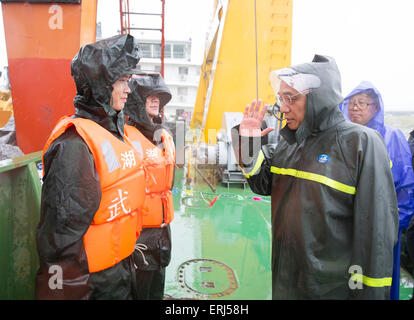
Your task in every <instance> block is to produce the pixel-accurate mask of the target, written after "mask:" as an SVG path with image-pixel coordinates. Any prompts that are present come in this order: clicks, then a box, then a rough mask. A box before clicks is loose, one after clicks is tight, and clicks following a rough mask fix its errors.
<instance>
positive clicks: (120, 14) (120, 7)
mask: <svg viewBox="0 0 414 320" xmlns="http://www.w3.org/2000/svg"><path fill="white" fill-rule="evenodd" d="M119 16H120V18H121V34H124V18H123V17H124V15H123V11H122V0H119Z"/></svg>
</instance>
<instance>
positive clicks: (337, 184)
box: [270, 166, 356, 194]
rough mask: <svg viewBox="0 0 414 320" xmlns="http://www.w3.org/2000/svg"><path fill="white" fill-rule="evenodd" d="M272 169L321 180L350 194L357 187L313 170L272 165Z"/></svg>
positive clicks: (316, 180) (354, 191)
mask: <svg viewBox="0 0 414 320" xmlns="http://www.w3.org/2000/svg"><path fill="white" fill-rule="evenodd" d="M270 171H271V172H273V173H276V174H282V175H287V176H292V177H296V178H301V179H306V180H312V181H315V182H319V183H322V184H325V185H327V186H329V187H331V188H334V189H336V190H339V191H342V192H345V193H349V194H355V193H356V189H355V187H352V186H348V185H346V184H343V183H341V182H338V181H335V180H333V179H330V178H328V177H325V176H322V175H320V174H316V173H312V172H305V171H299V170H296V169H284V168H277V167H273V166H272V167H270Z"/></svg>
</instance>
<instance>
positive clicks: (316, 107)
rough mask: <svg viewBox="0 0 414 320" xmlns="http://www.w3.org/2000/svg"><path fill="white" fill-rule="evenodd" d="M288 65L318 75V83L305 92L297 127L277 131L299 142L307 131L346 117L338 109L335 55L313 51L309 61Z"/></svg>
mask: <svg viewBox="0 0 414 320" xmlns="http://www.w3.org/2000/svg"><path fill="white" fill-rule="evenodd" d="M289 68H290V69H293V70H295V71H296V72H298V73H304V74H311V75H315V76H317V77H318V78H319V80H320V86H319V88H316V89H314V90H311V91H310V93H308V94H307V95H306V114H305V118H304V120H303V122H302V123H301V125H300V127H299V128H298V129H297V130H291V129H289V127H288V126H285V127H284V128H283V129H282V130H281V131H280V133H281V135H282V136H283V137H284V138H285V139H286V141H287V142H289V143H294V142H297V143H301V142H302V141H303V140H305V139H306V138H307V137H308V136H309V135H311V134H314V133H318V132H320V131H323V130H325V129H327V128H330V127H332V126H334V125H336V124H337V123H339V122H341V121H344V120H345V119H344V117H343V115H342V114H341V113H340V112H339V110H338V105H339V103H341V101H342V95H341V76H340V73H339V70H338V67H337V65H336V62H335V59H334V58H332V57H329V56H322V55H315V56H314V58H313V60H312V62H309V63H303V64H298V65H294V66H291V67H289Z"/></svg>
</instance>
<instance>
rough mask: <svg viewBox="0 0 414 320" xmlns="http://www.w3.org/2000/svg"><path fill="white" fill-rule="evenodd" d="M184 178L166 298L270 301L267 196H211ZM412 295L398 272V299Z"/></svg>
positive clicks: (230, 192) (181, 174) (226, 191)
mask: <svg viewBox="0 0 414 320" xmlns="http://www.w3.org/2000/svg"><path fill="white" fill-rule="evenodd" d="M185 174H186V173H185V170H184V169H177V170H176V175H175V183H174V189H173V194H174V209H175V219H174V221H173V223H172V224H171V230H172V242H173V247H172V258H171V262H170V264H169V266H168V267H167V274H166V285H165V298H173V299H229V300H233V299H234V300H238V299H247V300H249V299H261V300H267V299H271V296H272V295H271V269H270V256H271V222H270V197H264V196H259V195H256V194H254V193H253V192H251V190H250V189H249V187H248V186H246V188H245V189H244V188H243V185H241V184H235V185H232V186H230V188H227V186H225V185H221V184H217V185H215V188H216V193H213V191H212V190H211V189H210V187H209V186H208V185H207V184H206V183H205V182H204V181H203V180H202V179H201V178H200V177H198V179H197V181H196V182H193V183H191V184H187V182H186V179H185ZM216 196H218V198H217V200H216V201H215V202H214V204H213V205H212V206H211V207H210V206H209V203H211V202H212V201H213V200H214V199H215V197H216ZM412 291H413V280H412V277H411V276H410V275H409V274H408V273H407V272H406V271H405V270H404V269H401V280H400V299H401V300H407V299H410V298H411V296H412Z"/></svg>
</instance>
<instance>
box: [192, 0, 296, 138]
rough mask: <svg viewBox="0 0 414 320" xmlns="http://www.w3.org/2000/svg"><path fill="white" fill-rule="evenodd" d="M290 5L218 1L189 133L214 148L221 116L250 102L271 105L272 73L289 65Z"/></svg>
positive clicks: (288, 0)
mask: <svg viewBox="0 0 414 320" xmlns="http://www.w3.org/2000/svg"><path fill="white" fill-rule="evenodd" d="M292 2H293V0H216V1H215V3H214V16H213V20H212V23H211V28H210V33H209V36H208V39H207V42H206V49H205V54H204V61H203V65H202V67H201V73H200V82H199V87H198V91H197V97H196V102H195V107H194V112H193V116H192V120H191V128H192V129H200V137H201V138H200V140H199V141H201V139H203V138H204V141H205V142H207V143H210V144H214V143H216V139H217V137H216V133H217V132H218V131H219V130H220V129H221V122H222V117H223V113H224V112H243V111H244V108H245V107H246V105H247V104H249V103H250V102H251V101H252V100H253V99H258V98H260V99H262V100H263V101H264V102H265V103H268V104H273V103H274V101H275V95H274V92H273V90H272V88H271V85H270V81H269V74H270V72H271V71H272V70H275V69H280V68H284V67H287V66H289V65H290V63H291V46H292V5H293V3H292Z"/></svg>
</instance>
